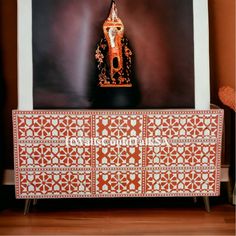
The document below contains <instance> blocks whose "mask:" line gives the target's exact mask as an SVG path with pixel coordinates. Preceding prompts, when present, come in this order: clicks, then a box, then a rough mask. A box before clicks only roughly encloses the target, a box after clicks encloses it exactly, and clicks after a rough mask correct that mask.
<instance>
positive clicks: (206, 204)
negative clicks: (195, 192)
mask: <svg viewBox="0 0 236 236" xmlns="http://www.w3.org/2000/svg"><path fill="white" fill-rule="evenodd" d="M203 201H204V205H205V209H206V211H207V212H210V211H211V209H210V201H209V197H203Z"/></svg>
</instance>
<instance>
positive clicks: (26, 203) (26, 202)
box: [24, 199, 31, 215]
mask: <svg viewBox="0 0 236 236" xmlns="http://www.w3.org/2000/svg"><path fill="white" fill-rule="evenodd" d="M30 204H31V199H26V200H25V208H24V215H27V214H28V213H29V209H30Z"/></svg>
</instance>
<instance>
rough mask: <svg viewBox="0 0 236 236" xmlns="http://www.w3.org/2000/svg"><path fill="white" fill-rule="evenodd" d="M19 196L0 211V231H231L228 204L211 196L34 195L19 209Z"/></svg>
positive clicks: (140, 232)
mask: <svg viewBox="0 0 236 236" xmlns="http://www.w3.org/2000/svg"><path fill="white" fill-rule="evenodd" d="M23 205H24V202H23V201H22V200H17V201H15V202H14V204H10V205H9V206H8V207H6V208H7V209H3V210H2V211H1V212H0V234H1V235H235V229H234V227H235V224H234V222H235V218H234V207H233V206H232V205H229V204H227V203H225V202H222V201H219V200H217V199H216V198H213V199H211V213H207V212H206V211H205V210H204V205H203V202H202V199H201V198H199V200H198V202H197V204H194V203H193V200H192V198H155V199H154V198H151V199H73V200H71V199H66V200H40V201H39V202H38V204H37V206H35V207H34V208H33V209H31V212H30V213H29V214H28V215H27V216H24V215H23Z"/></svg>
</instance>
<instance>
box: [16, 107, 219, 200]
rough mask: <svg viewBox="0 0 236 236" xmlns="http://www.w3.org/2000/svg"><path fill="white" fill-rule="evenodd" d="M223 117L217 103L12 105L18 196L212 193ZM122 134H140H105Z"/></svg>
mask: <svg viewBox="0 0 236 236" xmlns="http://www.w3.org/2000/svg"><path fill="white" fill-rule="evenodd" d="M222 123H223V112H222V111H221V110H207V111H197V110H187V111H185V110H180V111H178V110H175V111H156V110H153V111H147V110H139V111H14V112H13V124H14V150H15V151H14V154H15V158H14V161H15V180H16V181H15V182H16V195H17V198H62V197H63V198H77V197H81V198H87V197H157V196H216V195H218V194H219V182H220V153H221V135H222ZM124 139H125V140H133V141H134V140H136V141H137V140H138V142H136V143H135V142H128V143H122V142H119V143H114V142H111V140H113V141H114V140H116V141H117V140H118V141H121V140H124ZM94 140H96V141H97V142H94ZM148 140H149V141H150V140H152V141H153V140H155V142H154V143H153V142H148ZM98 141H99V142H98Z"/></svg>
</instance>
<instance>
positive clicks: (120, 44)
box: [95, 1, 132, 87]
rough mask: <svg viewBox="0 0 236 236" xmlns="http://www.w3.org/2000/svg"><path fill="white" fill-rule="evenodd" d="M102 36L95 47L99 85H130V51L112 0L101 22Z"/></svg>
mask: <svg viewBox="0 0 236 236" xmlns="http://www.w3.org/2000/svg"><path fill="white" fill-rule="evenodd" d="M103 32H104V36H105V37H104V38H103V39H101V41H100V42H99V44H98V46H97V49H96V55H95V58H96V61H97V68H98V72H99V73H98V74H99V86H100V87H132V83H131V78H130V76H131V63H132V52H131V50H130V49H129V46H128V40H127V38H125V37H124V25H123V23H122V21H121V19H120V18H119V17H118V13H117V7H116V4H115V1H112V5H111V10H110V14H109V17H108V18H107V19H106V21H105V22H104V24H103Z"/></svg>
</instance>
